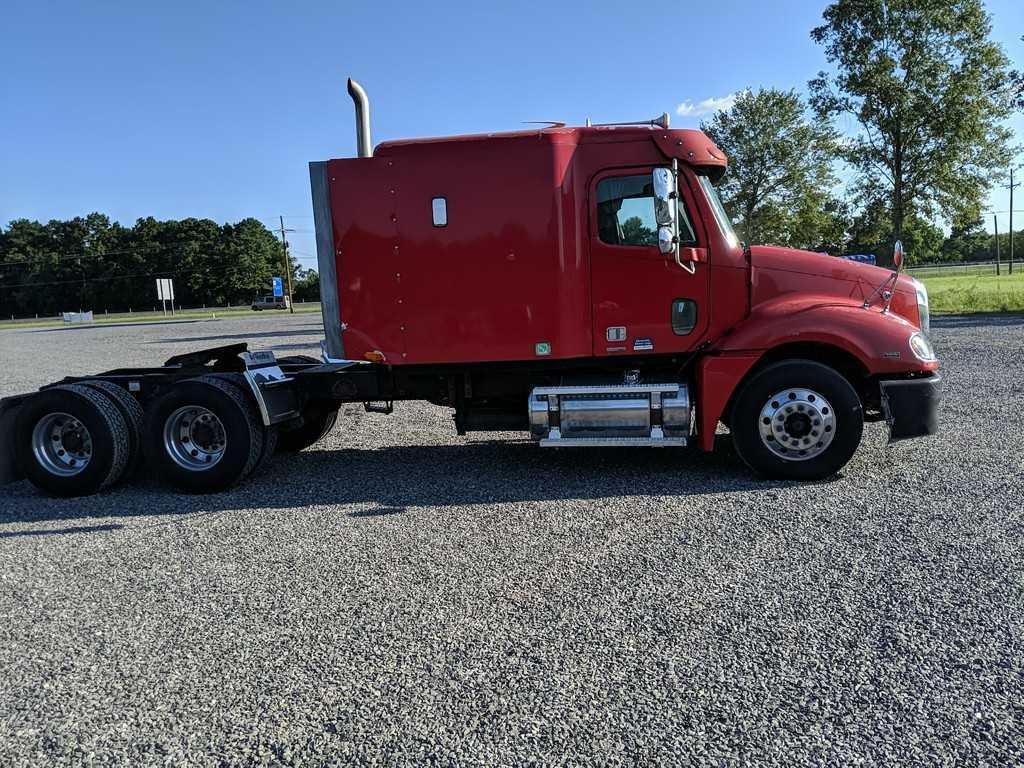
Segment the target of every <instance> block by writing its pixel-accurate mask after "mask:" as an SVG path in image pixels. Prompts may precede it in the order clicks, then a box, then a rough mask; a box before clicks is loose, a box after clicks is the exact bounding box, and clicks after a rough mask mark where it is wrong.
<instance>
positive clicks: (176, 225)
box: [0, 213, 319, 317]
mask: <svg viewBox="0 0 1024 768" xmlns="http://www.w3.org/2000/svg"><path fill="white" fill-rule="evenodd" d="M284 264H285V262H284V255H283V246H282V244H281V242H280V241H279V240H278V239H277V238H276V237H275V236H274V234H273V233H272V232H271V231H270V230H269V229H267V227H265V226H264V225H263V224H262V223H261V222H260V221H258V220H256V219H252V218H247V219H242V220H241V221H239V222H237V223H234V224H218V223H217V222H215V221H211V220H210V219H182V220H180V221H174V220H171V221H158V220H157V219H154V218H152V217H147V218H143V219H139V220H138V221H136V222H135V224H134V225H133V226H130V227H126V226H123V225H121V224H119V223H118V222H112V221H111V220H110V219H109V218H108V217H107V216H105V215H103V214H100V213H91V214H89V215H88V216H81V217H76V218H73V219H70V220H67V221H58V220H53V221H49V222H47V223H45V224H42V223H40V222H38V221H30V220H28V219H17V220H14V221H11V222H10V223H9V225H8V226H7V228H6V229H4V230H0V288H2V290H0V317H9V316H12V315H13V316H17V317H24V316H32V315H34V314H38V315H40V316H46V315H56V314H58V313H60V312H67V311H77V310H79V309H84V310H104V309H106V310H109V311H111V312H123V311H128V310H134V311H140V310H150V309H152V308H153V307H154V306H159V302H158V300H157V294H156V278H159V277H170V278H173V280H174V290H175V301H176V302H177V303H178V304H179V305H181V306H189V307H193V306H202V305H206V306H225V305H227V304H234V305H237V304H242V303H246V302H249V301H251V300H252V298H253V297H254V296H256V295H258V294H268V293H270V290H271V278H272V277H274V276H283V272H284ZM289 264H290V266H291V269H292V274H293V276H294V287H295V296H296V298H299V299H301V298H305V299H307V300H316V299H318V298H319V280H318V277H317V275H316V272H315V271H313V270H303V269H301V268H300V266H299V265H298V262H297V261H295V259H294V258H292V257H289Z"/></svg>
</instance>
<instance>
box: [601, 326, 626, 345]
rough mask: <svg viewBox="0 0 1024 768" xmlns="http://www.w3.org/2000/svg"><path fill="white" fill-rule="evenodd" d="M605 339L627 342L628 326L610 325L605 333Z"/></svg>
mask: <svg viewBox="0 0 1024 768" xmlns="http://www.w3.org/2000/svg"><path fill="white" fill-rule="evenodd" d="M604 337H605V339H606V340H607V341H625V340H626V326H624V325H609V326H608V327H607V328H606V329H605V332H604Z"/></svg>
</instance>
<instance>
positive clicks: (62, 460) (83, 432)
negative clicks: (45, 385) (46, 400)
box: [32, 412, 92, 477]
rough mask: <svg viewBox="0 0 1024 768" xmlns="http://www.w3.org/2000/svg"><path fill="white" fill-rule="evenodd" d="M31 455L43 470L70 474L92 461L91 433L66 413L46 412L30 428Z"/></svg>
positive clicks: (80, 470) (58, 474)
mask: <svg viewBox="0 0 1024 768" xmlns="http://www.w3.org/2000/svg"><path fill="white" fill-rule="evenodd" d="M32 454H33V455H34V456H35V457H36V461H37V462H39V465H40V466H41V467H43V469H45V470H46V471H47V472H49V473H50V474H52V475H57V476H59V477H74V476H75V475H77V474H79V473H81V472H83V471H84V470H85V468H86V467H88V466H89V462H90V461H92V435H91V434H89V430H88V429H87V428H86V426H85V425H84V424H83V423H82V422H80V421H79V420H78V419H76V418H75V417H74V416H72V415H71V414H69V413H60V412H58V413H48V414H46V415H45V416H43V418H41V419H40V420H39V421H38V422H36V426H35V428H34V429H33V430H32Z"/></svg>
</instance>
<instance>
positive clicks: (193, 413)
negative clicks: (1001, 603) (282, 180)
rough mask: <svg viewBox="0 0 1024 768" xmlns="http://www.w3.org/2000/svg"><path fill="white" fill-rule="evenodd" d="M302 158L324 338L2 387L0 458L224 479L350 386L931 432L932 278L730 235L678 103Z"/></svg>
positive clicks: (521, 416) (470, 414) (370, 392)
mask: <svg viewBox="0 0 1024 768" xmlns="http://www.w3.org/2000/svg"><path fill="white" fill-rule="evenodd" d="M349 93H350V95H351V96H352V98H353V100H354V102H355V106H356V117H357V120H356V129H357V139H358V142H357V143H358V147H359V152H358V154H359V156H358V157H356V158H350V159H341V160H330V161H326V162H314V163H311V164H310V180H311V187H312V197H313V211H314V216H315V221H316V237H317V251H318V261H319V269H320V284H321V294H322V296H321V298H322V306H323V320H324V333H325V338H324V341H323V344H322V347H323V357H322V359H320V360H317V359H313V358H306V357H290V358H282V359H275V358H274V356H273V355H272V354H270V353H261V352H249V351H248V350H247V349H246V348H245V346H244V345H232V346H227V347H219V348H216V349H212V350H205V351H202V352H196V353H194V354H190V355H183V356H179V357H175V358H172V359H171V360H168V361H167V362H166V363H165V364H164V365H163V366H159V367H155V368H146V369H117V370H113V371H106V372H104V373H102V374H97V375H95V376H89V377H70V378H67V379H65V380H64V381H62V382H58V383H56V384H53V385H49V386H47V387H43V388H42V389H41V390H40V391H39V392H36V393H30V394H27V395H21V396H17V397H12V398H7V399H5V400H3V401H0V429H2V430H3V433H4V440H3V441H2V442H3V443H4V445H5V447H4V448H3V449H0V466H2V467H3V469H2V470H0V475H2V476H3V479H6V480H11V479H15V478H17V477H28V478H29V479H30V480H31V481H32V482H33V483H34V484H35V485H37V486H38V487H40V488H41V489H43V490H45V491H47V492H50V493H54V494H59V495H77V494H83V493H91V492H94V491H97V490H100V489H102V488H105V487H108V486H110V485H112V484H113V483H116V482H118V481H119V480H121V479H122V478H123V477H125V476H126V475H127V473H128V472H130V471H131V469H132V468H133V467H134V466H135V465H136V464H137V463H138V462H139V460H140V459H141V458H143V457H144V458H145V460H146V462H147V463H149V464H150V465H151V466H152V467H153V468H154V469H155V470H156V471H157V472H158V473H159V474H160V475H161V476H162V477H163V478H164V479H165V480H166V481H167V482H169V483H170V484H172V485H174V486H176V487H178V488H180V489H184V490H188V491H209V490H216V489H221V488H224V487H226V486H229V485H231V484H232V483H235V482H237V481H239V480H240V479H242V478H244V477H245V476H246V475H247V474H249V473H251V472H253V471H255V470H257V469H258V468H259V467H260V466H261V465H263V464H265V463H266V462H267V461H268V460H269V459H270V458H271V456H272V455H273V453H274V452H275V450H298V449H301V448H304V447H306V446H308V445H311V444H312V443H314V442H316V441H317V440H318V439H320V438H321V437H323V436H324V434H326V432H327V431H328V430H330V429H331V428H332V427H333V426H334V424H335V420H336V418H337V413H338V409H339V406H340V405H342V404H343V403H353V402H354V403H364V404H365V406H366V408H367V409H368V410H371V411H377V412H382V413H390V412H391V410H392V404H393V403H394V402H395V401H399V400H423V401H427V402H430V403H433V404H435V405H438V406H441V407H446V408H451V409H453V410H454V421H455V429H456V431H457V432H458V434H460V435H462V434H465V433H466V432H470V431H518V432H524V433H528V434H530V435H531V436H532V437H533V438H534V439H535V440H536V441H537V442H538V443H539V445H540V446H541V447H563V448H569V447H573V448H575V447H586V446H651V447H674V446H679V447H681V446H696V447H697V448H698V449H700V450H702V451H710V450H712V449H713V447H714V438H715V432H716V429H717V427H718V425H719V423H723V424H725V425H726V426H727V427H728V428H729V430H730V432H731V435H732V440H733V442H734V444H735V447H736V451H737V453H738V454H739V456H740V457H741V458H742V459H743V461H744V462H746V463H747V464H748V465H749V466H750V467H751V468H752V469H753V470H754V471H756V472H758V473H760V474H763V475H767V476H772V477H778V478H787V479H795V480H810V479H816V478H821V477H825V476H828V475H830V474H833V473H835V472H836V471H838V470H839V469H840V468H841V467H843V466H844V465H845V464H846V463H847V461H848V460H849V459H850V457H851V456H852V455H853V453H854V451H855V450H856V449H857V447H858V445H859V443H860V440H861V434H862V428H863V424H864V422H865V421H875V420H885V421H886V422H888V427H889V431H890V438H891V439H893V440H898V439H903V438H908V437H917V436H923V435H929V434H933V433H934V432H935V431H936V428H937V408H938V402H939V397H940V377H939V375H938V372H937V371H938V367H939V364H938V362H937V360H936V358H935V354H934V352H933V350H932V346H931V344H930V342H929V340H928V336H927V334H928V325H929V317H928V297H927V292H926V291H925V289H924V287H923V286H922V285H921V284H920V283H918V282H917V281H915V280H914V279H912V278H911V277H909V276H906V275H903V274H901V273H900V271H899V266H900V265H901V263H902V252H901V248H900V247H899V246H898V244H897V248H896V253H895V254H894V261H895V263H896V269H895V270H894V271H889V270H885V269H880V268H877V267H873V266H868V265H865V264H858V263H853V262H849V261H844V260H841V259H836V258H832V257H829V256H825V255H821V254H815V253H808V252H804V251H798V250H793V249H789V248H775V247H763V246H747V245H745V244H743V243H741V242H739V240H738V239H737V237H736V234H735V232H734V231H733V227H732V223H731V222H730V219H729V216H728V215H727V214H726V211H725V209H724V208H723V206H722V203H721V201H720V200H719V197H718V193H717V191H716V188H715V184H716V182H717V181H718V180H719V179H720V178H721V177H722V175H723V174H724V173H725V172H726V158H725V155H724V154H723V153H722V151H721V150H720V149H718V147H716V146H715V145H714V143H712V142H711V141H710V140H709V139H708V137H707V136H705V135H704V134H703V133H701V132H700V131H696V130H675V129H670V128H669V126H668V118H667V115H665V116H663V117H662V118H661V119H658V120H654V121H649V122H647V123H641V124H615V125H600V126H589V125H588V126H586V127H576V128H570V127H565V126H563V125H561V124H555V125H552V126H550V127H544V128H541V129H536V130H528V131H519V132H512V133H493V134H486V135H477V136H455V137H446V138H435V139H422V140H408V141H389V142H385V143H383V144H380V145H379V146H377V147H376V148H375V149H374V148H373V147H372V145H371V142H370V128H369V104H368V101H367V98H366V94H365V92H364V91H363V89H362V88H361V87H360V86H359V85H358V84H357V83H355V82H353V81H351V80H350V81H349Z"/></svg>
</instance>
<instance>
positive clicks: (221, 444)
mask: <svg viewBox="0 0 1024 768" xmlns="http://www.w3.org/2000/svg"><path fill="white" fill-rule="evenodd" d="M226 448H227V431H226V430H225V429H224V424H223V423H222V422H221V420H220V419H219V418H217V415H216V414H215V413H213V411H210V410H208V409H206V408H203V407H201V406H198V405H186V406H184V407H182V408H179V409H178V410H176V411H175V412H174V413H172V414H171V415H170V416H168V417H167V421H166V422H164V450H166V451H167V454H168V455H169V456H170V457H171V459H172V460H173V461H174V463H175V464H177V465H178V466H180V467H182V468H184V469H187V470H190V471H193V472H202V471H203V470H207V469H210V468H211V467H214V466H216V465H217V463H218V462H219V461H220V460H221V459H222V458H223V457H224V451H225V449H226Z"/></svg>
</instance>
